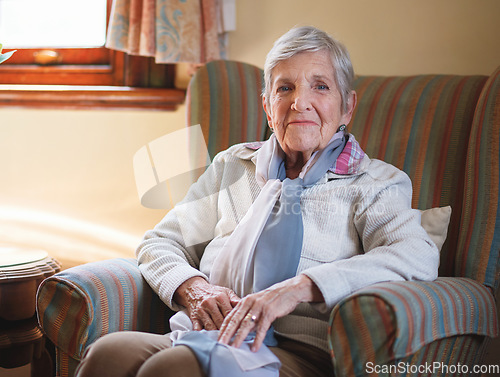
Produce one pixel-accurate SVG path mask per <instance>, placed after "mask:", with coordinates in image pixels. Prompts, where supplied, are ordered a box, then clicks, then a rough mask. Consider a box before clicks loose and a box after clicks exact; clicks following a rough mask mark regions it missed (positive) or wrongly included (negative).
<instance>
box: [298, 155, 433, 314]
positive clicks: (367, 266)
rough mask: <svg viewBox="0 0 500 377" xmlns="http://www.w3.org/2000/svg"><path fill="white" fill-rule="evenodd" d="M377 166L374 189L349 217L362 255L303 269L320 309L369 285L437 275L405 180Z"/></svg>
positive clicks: (399, 173)
mask: <svg viewBox="0 0 500 377" xmlns="http://www.w3.org/2000/svg"><path fill="white" fill-rule="evenodd" d="M388 166H389V168H387V167H388ZM375 170H377V168H376V169H375ZM378 170H379V171H378V173H381V171H382V174H378V175H377V172H375V173H373V172H371V173H370V176H371V179H372V180H373V182H372V187H373V189H371V190H367V192H366V194H365V195H364V197H363V199H362V200H361V202H360V203H359V205H357V206H356V208H357V209H358V210H357V211H356V214H355V215H354V224H353V225H354V227H355V229H356V232H357V234H358V237H359V239H360V241H361V245H362V248H363V250H362V251H361V253H360V254H358V255H355V256H353V257H350V258H347V259H342V260H337V261H334V262H330V263H325V264H322V265H319V266H315V267H312V268H310V269H307V270H305V271H303V272H302V273H304V274H305V275H307V276H308V277H309V278H311V279H312V280H313V281H314V282H315V284H316V285H317V286H318V288H319V289H320V291H321V292H322V294H323V297H324V299H325V302H324V303H322V304H316V305H314V306H315V308H316V309H318V310H320V311H321V312H326V311H329V310H331V309H332V308H333V306H334V305H335V304H336V303H338V302H339V301H340V300H341V299H343V298H344V297H347V296H348V295H350V294H351V293H353V292H354V291H356V290H358V289H360V288H363V287H365V286H368V285H371V284H375V283H378V282H382V281H398V280H399V281H401V280H434V279H435V278H436V277H437V270H438V266H439V252H438V249H437V247H436V245H435V244H434V243H433V242H432V241H431V239H430V238H429V236H428V235H427V233H426V231H425V230H424V229H423V228H422V226H421V224H420V212H419V211H417V210H414V209H412V208H411V195H412V187H411V181H410V178H409V177H408V176H407V175H406V174H405V173H404V172H402V171H400V170H398V169H396V168H395V167H392V166H390V165H388V164H384V167H383V168H382V169H378Z"/></svg>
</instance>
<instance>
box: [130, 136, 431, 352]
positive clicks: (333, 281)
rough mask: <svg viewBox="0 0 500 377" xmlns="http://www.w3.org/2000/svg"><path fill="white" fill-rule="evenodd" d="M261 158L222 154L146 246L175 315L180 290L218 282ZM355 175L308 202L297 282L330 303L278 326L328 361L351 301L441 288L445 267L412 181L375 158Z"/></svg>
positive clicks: (328, 178)
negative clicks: (388, 284) (215, 275)
mask: <svg viewBox="0 0 500 377" xmlns="http://www.w3.org/2000/svg"><path fill="white" fill-rule="evenodd" d="M256 153H258V151H255V150H253V149H250V148H247V146H245V145H243V144H238V145H235V146H233V147H231V148H229V149H228V150H226V151H224V152H221V153H220V154H218V155H217V156H216V157H215V158H214V161H213V162H212V164H211V165H210V166H209V168H208V169H207V170H206V172H205V173H204V174H203V175H202V176H201V177H200V179H199V180H198V181H197V182H196V183H195V184H193V185H192V186H191V188H190V190H189V191H188V194H187V195H186V197H185V199H184V200H183V201H182V202H181V203H179V204H178V205H177V206H176V207H175V208H173V209H172V210H171V211H170V212H168V214H167V215H166V216H165V218H164V219H163V220H162V221H161V222H160V223H159V224H158V225H157V226H156V227H155V228H154V229H152V230H150V231H148V232H147V233H146V234H145V236H144V240H143V241H142V243H141V244H140V245H139V247H138V249H137V258H138V263H139V268H140V270H141V272H142V274H143V276H144V278H145V279H146V281H147V282H148V283H149V284H150V285H151V287H152V288H153V290H154V291H155V292H156V293H157V294H158V295H159V296H160V298H161V299H162V300H163V301H164V302H165V303H166V304H167V305H168V306H169V307H171V308H173V309H174V310H179V309H182V308H181V307H180V306H178V305H177V304H176V303H175V302H174V301H173V295H174V292H175V291H176V289H177V288H178V287H179V286H180V285H181V284H182V283H183V282H184V281H186V280H187V279H189V278H191V277H194V276H201V277H204V278H205V279H207V280H208V279H209V276H210V270H211V267H212V263H213V261H214V259H215V257H216V255H217V252H218V251H219V250H220V248H221V246H222V245H223V244H224V242H225V240H226V239H227V237H228V236H229V235H230V234H231V232H232V231H233V230H234V228H235V227H236V224H237V223H238V222H239V221H240V220H241V218H242V217H243V216H244V214H245V213H246V211H247V210H248V208H249V207H250V205H251V204H252V202H253V201H254V200H255V198H256V197H257V195H258V193H259V190H260V188H259V186H258V184H257V182H256V180H255V163H254V161H255V160H254V158H255V155H256ZM353 164H354V162H353ZM350 171H353V173H352V174H349V175H339V174H335V173H333V172H328V173H327V174H325V176H324V178H323V179H322V180H320V182H318V183H317V184H316V185H315V186H313V187H311V188H307V189H305V191H304V193H303V195H302V198H301V210H302V216H303V224H304V239H303V247H302V254H301V258H300V262H299V266H298V270H297V273H303V274H305V275H307V276H308V277H310V278H311V279H312V280H313V281H314V282H315V283H316V285H317V286H318V288H319V289H320V291H321V292H322V294H323V297H324V299H325V302H324V303H322V304H300V305H299V306H298V307H297V308H296V309H295V311H294V312H292V313H291V314H289V315H287V316H285V317H283V318H279V319H277V320H276V321H275V323H274V327H275V330H276V331H277V333H279V334H281V335H283V336H286V337H288V338H292V339H295V340H298V341H302V342H304V343H307V344H310V345H313V346H316V347H319V348H321V349H323V350H325V351H327V350H328V345H327V326H328V317H329V313H330V311H331V310H332V308H333V307H334V305H335V304H336V303H338V302H339V301H340V300H341V299H343V298H344V297H346V296H348V295H350V294H351V293H353V292H354V291H356V290H357V289H360V288H363V287H365V286H368V285H370V284H374V283H377V282H381V281H396V280H434V279H435V278H436V277H437V269H438V265H439V253H438V250H437V247H436V245H435V244H434V243H433V242H432V241H431V239H430V238H429V236H428V235H427V233H426V232H425V230H424V229H423V228H422V227H421V225H420V213H419V211H417V210H413V209H411V194H412V188H411V182H410V179H409V178H408V176H407V175H406V174H405V173H404V172H402V171H401V170H399V169H397V168H395V167H394V166H392V165H389V164H387V163H384V162H382V161H379V160H372V159H370V158H368V157H367V156H366V155H363V156H362V158H361V159H360V160H359V161H357V162H356V167H355V168H353V169H350ZM229 288H231V287H229Z"/></svg>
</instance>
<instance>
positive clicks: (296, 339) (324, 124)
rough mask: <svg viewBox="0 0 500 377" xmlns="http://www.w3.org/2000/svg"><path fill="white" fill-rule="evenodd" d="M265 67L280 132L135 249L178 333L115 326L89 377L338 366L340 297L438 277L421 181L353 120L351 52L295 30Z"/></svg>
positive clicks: (236, 151) (212, 174) (190, 197)
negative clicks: (351, 126) (367, 141)
mask: <svg viewBox="0 0 500 377" xmlns="http://www.w3.org/2000/svg"><path fill="white" fill-rule="evenodd" d="M264 71H265V93H264V94H263V106H264V109H265V111H266V114H267V119H268V123H269V126H270V127H271V129H272V130H273V131H274V132H273V135H272V136H271V137H270V139H269V140H267V141H266V142H263V143H252V144H241V145H235V146H233V147H231V148H229V149H228V150H226V151H224V152H222V153H220V154H219V155H217V156H216V157H215V159H214V161H213V163H212V164H211V165H210V167H209V168H208V169H207V171H206V172H205V173H204V174H203V175H202V176H201V177H200V179H199V180H198V182H197V183H195V184H194V185H193V186H192V187H191V188H190V190H189V192H188V194H187V196H186V198H185V199H184V200H183V202H181V203H180V204H179V205H177V206H176V207H175V208H174V209H173V210H172V211H170V212H169V213H168V214H167V215H166V216H165V218H164V219H163V220H162V221H161V222H160V223H159V224H158V225H157V226H156V227H155V228H154V229H153V230H151V231H149V232H147V233H146V235H145V237H144V240H143V242H142V244H141V245H140V246H139V248H138V251H137V256H138V261H139V267H140V269H141V271H142V273H143V275H144V278H145V279H146V280H147V281H148V283H149V284H150V285H151V287H152V288H153V289H154V290H155V292H156V293H158V295H159V296H160V298H161V299H162V300H163V301H164V302H165V303H166V304H167V305H168V306H169V307H171V308H172V309H174V310H177V311H180V312H179V313H181V314H178V315H175V316H174V319H173V320H172V321H171V323H172V327H173V329H178V330H177V331H174V332H173V333H172V334H167V335H163V336H162V335H153V334H142V333H134V332H132V333H116V334H111V335H108V336H105V337H104V338H102V339H101V340H99V341H97V342H96V343H95V345H93V346H92V347H90V351H89V352H88V353H87V355H86V357H85V358H84V360H83V362H82V365H81V368H80V374H79V375H80V376H96V375H107V376H135V375H137V376H155V377H157V376H176V377H179V376H203V375H211V376H215V377H220V376H239V375H241V376H247V375H248V376H268V375H269V376H277V375H278V373H279V375H280V376H315V377H317V376H333V369H332V365H331V361H330V356H329V353H328V346H327V339H326V337H327V321H328V317H329V313H330V311H331V310H332V308H333V307H334V305H335V304H336V303H338V302H339V300H341V299H342V298H344V297H346V296H348V295H349V294H351V293H352V292H354V291H356V290H357V289H360V288H362V287H365V286H367V285H370V284H374V283H377V282H381V281H389V280H432V279H434V278H436V275H437V267H438V263H439V257H438V250H437V248H436V246H435V245H434V243H433V242H432V241H431V240H430V238H429V237H428V235H427V234H426V232H425V231H424V229H423V228H422V227H421V225H420V216H419V213H418V212H417V211H415V210H412V209H411V207H410V203H411V182H410V179H409V178H408V176H407V175H406V174H405V173H403V172H402V171H400V170H398V169H396V168H395V167H393V166H391V165H389V164H386V163H384V162H382V161H378V160H372V159H370V158H368V156H366V155H365V154H364V152H363V151H362V150H361V149H360V146H359V144H358V143H357V142H356V140H355V138H354V136H353V135H351V134H348V133H347V132H346V130H345V125H346V124H348V123H349V121H350V119H351V116H352V114H353V110H354V107H355V105H356V93H355V92H354V90H353V89H352V81H353V70H352V65H351V62H350V59H349V56H348V53H347V51H346V50H345V48H344V47H343V46H342V45H341V44H340V43H339V42H337V41H335V40H334V39H332V38H331V37H330V36H328V35H327V34H326V33H324V32H323V31H321V30H318V29H316V28H313V27H300V28H295V29H292V30H290V31H289V32H288V33H286V34H285V35H283V36H282V37H281V38H280V39H279V40H278V41H276V43H275V45H274V47H273V48H272V50H271V51H270V52H269V54H268V56H267V60H266V63H265V67H264ZM118 348H119V350H118ZM278 369H279V372H278ZM252 373H253V374H252Z"/></svg>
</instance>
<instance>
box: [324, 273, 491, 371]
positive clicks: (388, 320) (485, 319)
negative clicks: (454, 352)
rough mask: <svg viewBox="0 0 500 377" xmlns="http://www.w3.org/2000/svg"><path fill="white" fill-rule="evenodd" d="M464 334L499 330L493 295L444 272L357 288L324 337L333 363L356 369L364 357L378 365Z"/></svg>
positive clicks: (334, 315)
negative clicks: (434, 276) (423, 278)
mask: <svg viewBox="0 0 500 377" xmlns="http://www.w3.org/2000/svg"><path fill="white" fill-rule="evenodd" d="M377 301H380V302H379V303H378V305H376V302H377ZM457 313H460V315H457ZM343 334H345V335H343ZM363 334H364V335H363ZM368 334H370V336H368ZM467 334H476V335H482V336H490V337H495V336H497V335H498V323H497V317H496V311H495V300H494V297H493V295H492V294H491V293H490V291H489V290H488V288H486V287H484V286H483V285H482V284H480V283H478V282H476V281H474V280H471V279H467V278H446V277H443V278H438V279H437V280H436V281H434V282H387V283H380V284H375V285H373V286H370V287H367V288H364V289H361V290H359V291H357V292H356V293H354V295H352V296H350V297H349V298H347V299H345V300H343V301H342V302H341V303H339V304H338V305H337V306H336V307H335V308H334V310H333V312H332V315H331V318H330V333H329V342H330V344H331V347H332V349H333V355H334V357H333V360H334V363H338V364H339V365H345V367H346V368H349V367H348V366H349V364H350V363H353V364H354V365H358V367H356V366H354V367H353V368H354V372H355V373H358V372H361V371H360V370H356V368H359V366H360V365H362V366H363V365H366V362H367V361H369V360H376V362H377V363H378V364H379V365H383V364H386V363H390V362H392V361H394V360H397V359H401V358H405V357H407V356H409V355H411V354H413V353H416V352H418V350H419V349H421V348H422V347H425V346H426V345H427V344H431V343H432V342H434V341H436V340H439V339H443V338H448V337H453V336H457V335H467ZM389 349H392V351H389ZM344 372H345V371H344ZM344 372H342V373H344ZM341 375H344V374H341ZM356 375H357V374H356Z"/></svg>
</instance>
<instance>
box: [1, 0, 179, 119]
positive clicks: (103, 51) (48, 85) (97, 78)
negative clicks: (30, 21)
mask: <svg viewBox="0 0 500 377" xmlns="http://www.w3.org/2000/svg"><path fill="white" fill-rule="evenodd" d="M106 1H107V22H108V24H109V15H110V12H111V6H112V0H106ZM7 51H9V49H4V52H7ZM43 58H45V59H46V60H48V62H45V63H42V59H43ZM184 97H185V90H182V89H177V88H175V65H174V64H155V62H154V59H153V58H150V57H140V56H131V55H128V54H126V53H124V52H120V51H114V50H110V49H108V48H106V47H104V46H103V47H101V48H74V49H71V48H67V49H51V48H40V49H18V51H17V52H16V53H15V54H14V55H13V56H12V58H10V59H9V60H8V61H6V62H4V63H3V64H1V65H0V108H2V107H38V108H76V109H78V108H128V109H157V110H173V109H175V108H177V105H179V104H181V103H182V102H183V101H184Z"/></svg>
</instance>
